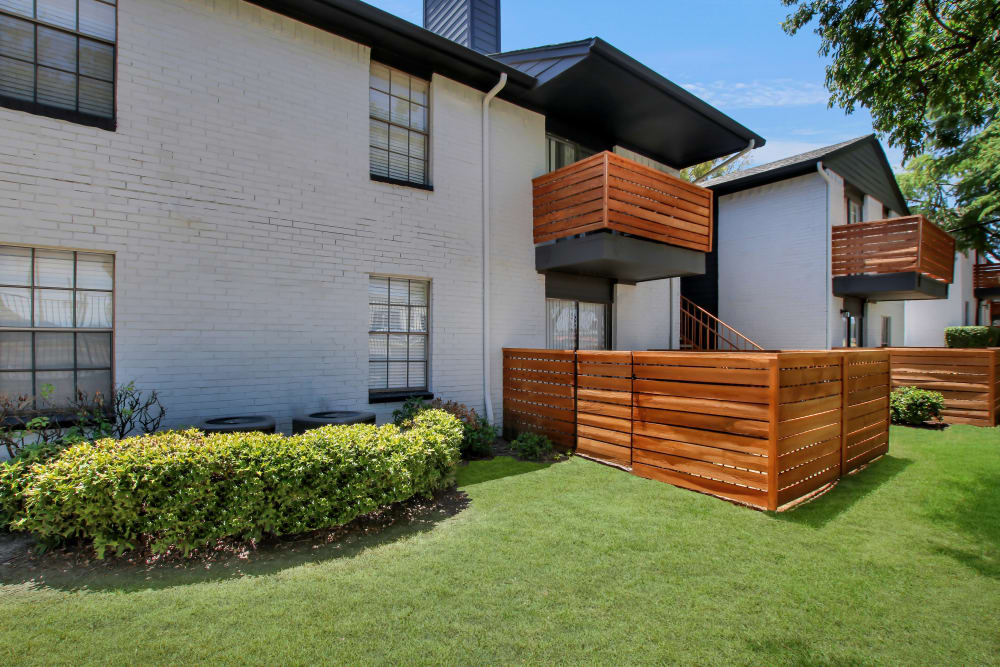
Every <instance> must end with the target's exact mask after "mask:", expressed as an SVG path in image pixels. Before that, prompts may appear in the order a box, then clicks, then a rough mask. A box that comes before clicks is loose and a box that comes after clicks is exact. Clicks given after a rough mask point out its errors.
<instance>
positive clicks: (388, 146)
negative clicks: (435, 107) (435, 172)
mask: <svg viewBox="0 0 1000 667" xmlns="http://www.w3.org/2000/svg"><path fill="white" fill-rule="evenodd" d="M368 106H369V112H368V113H369V116H370V118H369V155H370V165H369V168H370V173H371V177H372V178H373V179H375V180H382V181H387V182H390V183H399V184H403V185H417V186H425V187H429V186H430V169H429V168H428V162H429V156H430V83H429V82H428V81H425V80H423V79H420V78H417V77H415V76H411V75H409V74H407V73H405V72H402V71H400V70H398V69H394V68H392V67H388V66H386V65H383V64H381V63H377V62H374V61H372V63H371V72H370V79H369V87H368Z"/></svg>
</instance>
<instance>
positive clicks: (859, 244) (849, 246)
mask: <svg viewBox="0 0 1000 667" xmlns="http://www.w3.org/2000/svg"><path fill="white" fill-rule="evenodd" d="M832 236H833V253H832V256H831V262H832V269H833V275H834V276H849V275H855V274H866V273H867V274H873V273H874V274H879V273H905V272H910V271H915V272H917V273H921V274H923V275H925V276H928V277H930V278H933V279H934V280H940V281H942V282H945V283H951V282H952V280H953V278H954V269H955V239H954V238H952V236H951V235H950V234H948V233H947V232H946V231H944V230H943V229H941V228H940V227H938V226H937V225H935V224H934V223H932V222H931V221H929V220H927V219H926V218H925V217H923V216H922V215H912V216H907V217H902V218H890V219H888V220H875V221H872V222H860V223H854V224H850V225H837V226H836V227H834V228H833V230H832Z"/></svg>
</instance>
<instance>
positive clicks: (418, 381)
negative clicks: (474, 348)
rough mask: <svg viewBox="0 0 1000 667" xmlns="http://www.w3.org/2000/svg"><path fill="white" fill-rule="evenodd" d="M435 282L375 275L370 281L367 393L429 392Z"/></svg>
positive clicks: (374, 394) (373, 394)
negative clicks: (433, 286) (428, 370)
mask: <svg viewBox="0 0 1000 667" xmlns="http://www.w3.org/2000/svg"><path fill="white" fill-rule="evenodd" d="M429 336H430V282H429V281H426V280H411V279H408V278H389V277H385V276H371V277H370V278H369V281H368V391H369V394H370V395H371V396H377V395H379V394H382V395H384V394H397V393H404V392H412V393H417V392H424V391H427V361H428V350H429V349H430V348H429V345H428V338H429Z"/></svg>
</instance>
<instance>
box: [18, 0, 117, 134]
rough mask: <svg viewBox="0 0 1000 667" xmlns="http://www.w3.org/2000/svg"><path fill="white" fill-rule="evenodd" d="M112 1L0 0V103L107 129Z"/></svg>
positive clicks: (110, 120)
mask: <svg viewBox="0 0 1000 667" xmlns="http://www.w3.org/2000/svg"><path fill="white" fill-rule="evenodd" d="M117 24H118V10H117V5H116V0H0V105H2V106H6V107H10V108H15V109H20V110H22V111H29V112H31V113H37V114H40V115H45V116H53V117H56V118H63V119H66V120H71V121H74V122H77V123H82V124H85V125H93V126H97V127H103V128H104V129H109V130H110V129H114V119H115V66H116V65H115V50H116V43H117V33H118V25H117Z"/></svg>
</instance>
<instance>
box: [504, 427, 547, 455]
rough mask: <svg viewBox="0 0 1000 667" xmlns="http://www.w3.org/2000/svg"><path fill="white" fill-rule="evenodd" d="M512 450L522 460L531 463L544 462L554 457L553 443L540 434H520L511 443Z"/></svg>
mask: <svg viewBox="0 0 1000 667" xmlns="http://www.w3.org/2000/svg"><path fill="white" fill-rule="evenodd" d="M510 446H511V449H513V450H514V451H515V452H517V453H518V455H519V456H521V458H525V459H528V460H529V461H542V460H544V459H547V458H549V457H550V456H552V453H553V451H554V450H553V447H552V441H551V440H549V439H548V438H547V437H546V436H544V435H540V434H538V433H528V432H524V433H519V434H518V436H517V437H516V438H514V439H513V440H512V441H511V443H510Z"/></svg>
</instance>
